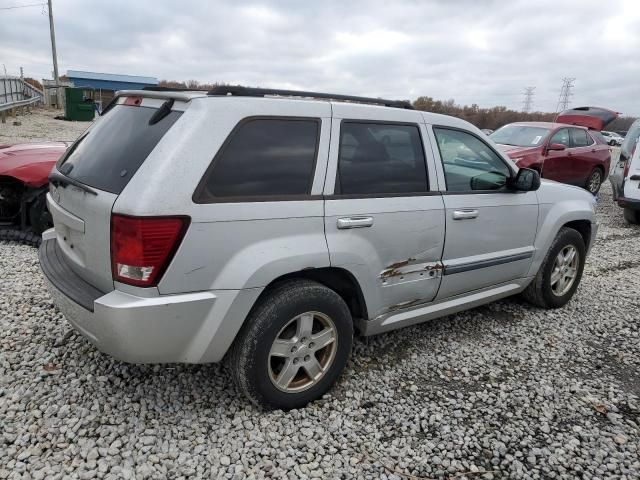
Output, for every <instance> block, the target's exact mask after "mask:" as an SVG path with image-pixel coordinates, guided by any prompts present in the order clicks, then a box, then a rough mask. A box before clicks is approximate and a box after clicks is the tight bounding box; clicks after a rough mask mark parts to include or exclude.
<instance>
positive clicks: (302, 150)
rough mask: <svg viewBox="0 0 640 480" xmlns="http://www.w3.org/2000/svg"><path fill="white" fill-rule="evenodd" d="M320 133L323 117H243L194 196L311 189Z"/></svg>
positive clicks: (292, 193)
mask: <svg viewBox="0 0 640 480" xmlns="http://www.w3.org/2000/svg"><path fill="white" fill-rule="evenodd" d="M319 134H320V120H317V119H298V118H277V117H274V118H251V119H248V120H245V121H244V122H241V123H240V124H239V125H238V126H237V127H236V128H235V130H234V131H233V132H232V133H231V135H230V136H229V138H228V139H227V142H226V144H225V145H223V147H222V149H221V150H220V152H219V153H218V154H217V155H216V157H215V158H214V160H213V163H212V164H211V166H210V167H209V169H208V171H207V172H206V173H205V175H204V177H203V179H202V181H201V182H200V185H199V186H198V188H197V189H196V192H195V193H194V197H193V198H194V201H195V202H196V203H213V202H218V201H233V200H234V199H243V200H246V201H249V200H256V201H261V200H264V201H266V200H286V199H293V198H295V197H299V196H305V195H308V194H309V193H310V192H311V184H312V183H313V171H314V167H315V161H316V152H317V149H318V138H319Z"/></svg>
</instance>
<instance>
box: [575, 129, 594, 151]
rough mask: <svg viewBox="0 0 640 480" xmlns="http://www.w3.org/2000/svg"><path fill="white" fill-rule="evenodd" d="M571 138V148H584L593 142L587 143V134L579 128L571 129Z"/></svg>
mask: <svg viewBox="0 0 640 480" xmlns="http://www.w3.org/2000/svg"><path fill="white" fill-rule="evenodd" d="M571 136H572V137H573V146H574V147H586V146H588V145H590V144H591V143H593V142H590V141H589V138H588V136H587V132H586V131H584V130H582V129H581V128H572V129H571Z"/></svg>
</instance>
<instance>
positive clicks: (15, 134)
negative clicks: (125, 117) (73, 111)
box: [0, 108, 91, 144]
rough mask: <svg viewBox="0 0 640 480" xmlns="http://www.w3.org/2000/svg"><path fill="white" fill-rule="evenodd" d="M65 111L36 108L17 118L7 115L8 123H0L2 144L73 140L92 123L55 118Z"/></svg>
mask: <svg viewBox="0 0 640 480" xmlns="http://www.w3.org/2000/svg"><path fill="white" fill-rule="evenodd" d="M63 113H64V112H63V111H62V110H54V109H51V108H34V109H32V110H31V113H26V112H25V114H24V115H18V116H16V118H13V117H7V123H4V124H2V123H0V144H3V143H22V142H39V141H43V140H65V141H73V140H75V139H76V138H77V137H78V135H80V134H81V133H82V132H83V131H84V130H85V129H86V128H87V127H88V126H89V125H91V122H67V121H65V120H56V119H55V118H54V117H55V116H56V115H62V114H63ZM13 122H19V123H20V125H14V124H13Z"/></svg>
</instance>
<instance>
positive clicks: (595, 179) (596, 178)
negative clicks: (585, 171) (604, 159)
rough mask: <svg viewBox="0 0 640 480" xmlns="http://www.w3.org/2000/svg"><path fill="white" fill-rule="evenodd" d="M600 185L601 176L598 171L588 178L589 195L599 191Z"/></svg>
mask: <svg viewBox="0 0 640 480" xmlns="http://www.w3.org/2000/svg"><path fill="white" fill-rule="evenodd" d="M601 183H602V174H601V173H600V170H595V171H594V172H593V173H592V174H591V177H589V185H588V188H589V191H590V192H591V193H596V192H597V191H598V190H599V189H600V184H601Z"/></svg>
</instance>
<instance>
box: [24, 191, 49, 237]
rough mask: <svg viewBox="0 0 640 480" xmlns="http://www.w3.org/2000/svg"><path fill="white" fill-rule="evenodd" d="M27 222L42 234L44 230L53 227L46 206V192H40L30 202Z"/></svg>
mask: <svg viewBox="0 0 640 480" xmlns="http://www.w3.org/2000/svg"><path fill="white" fill-rule="evenodd" d="M29 222H30V223H31V228H32V229H33V230H34V231H35V232H36V233H38V234H42V232H44V231H45V230H47V229H49V228H51V227H53V218H51V213H49V209H48V208H47V195H46V192H43V193H41V194H40V195H38V196H37V197H36V199H35V200H34V201H33V202H31V206H30V207H29Z"/></svg>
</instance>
